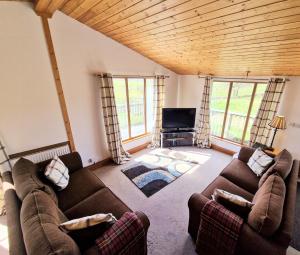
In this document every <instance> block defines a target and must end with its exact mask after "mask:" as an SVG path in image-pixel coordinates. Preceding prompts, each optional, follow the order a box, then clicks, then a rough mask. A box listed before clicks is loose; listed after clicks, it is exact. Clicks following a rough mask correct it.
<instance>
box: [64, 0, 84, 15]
mask: <svg viewBox="0 0 300 255" xmlns="http://www.w3.org/2000/svg"><path fill="white" fill-rule="evenodd" d="M84 1H85V0H69V1H67V2H66V3H65V4H64V5H63V6H62V7H61V8H60V11H62V12H63V13H64V14H66V15H69V14H70V13H71V12H72V11H73V10H74V9H75V8H76V7H77V6H78V5H80V4H81V3H82V2H84Z"/></svg>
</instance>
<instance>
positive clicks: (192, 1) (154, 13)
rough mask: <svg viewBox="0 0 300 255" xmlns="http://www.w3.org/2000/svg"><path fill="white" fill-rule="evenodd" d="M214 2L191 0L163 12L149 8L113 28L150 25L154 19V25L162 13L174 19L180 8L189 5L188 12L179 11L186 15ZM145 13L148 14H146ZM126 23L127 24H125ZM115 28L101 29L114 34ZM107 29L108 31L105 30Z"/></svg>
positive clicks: (106, 26)
mask: <svg viewBox="0 0 300 255" xmlns="http://www.w3.org/2000/svg"><path fill="white" fill-rule="evenodd" d="M214 2H217V0H206V2H204V1H201V2H199V0H189V1H184V2H182V3H179V4H177V5H175V6H170V7H169V8H167V6H166V8H163V9H162V10H161V9H160V10H159V11H156V10H149V8H148V9H146V10H143V12H139V13H135V14H134V15H132V16H131V17H130V20H129V19H127V18H123V19H121V20H119V21H118V22H114V23H113V26H117V27H119V28H120V27H122V28H124V27H125V26H127V25H131V24H135V23H136V22H139V21H142V22H143V23H149V22H148V21H147V20H148V19H152V21H151V23H152V22H156V21H157V20H155V16H158V15H160V14H162V13H164V14H165V13H167V14H166V15H167V17H172V16H174V15H176V10H177V9H178V6H181V5H187V7H185V8H189V9H188V10H185V11H178V12H179V13H184V12H186V11H191V10H194V9H197V8H200V7H202V8H203V7H204V6H206V5H208V4H210V3H214ZM195 3H201V4H200V5H196V6H194V5H195ZM189 5H192V6H194V7H189ZM151 9H154V7H151ZM172 11H173V12H172ZM144 12H146V14H145V13H144ZM151 13H152V14H151ZM179 13H178V14H179ZM133 16H135V19H133ZM147 16H148V17H147ZM153 19H154V20H153ZM159 19H162V18H161V17H160V18H159ZM112 22H113V21H112ZM124 22H125V24H123V23H124ZM120 23H121V24H120ZM113 26H112V25H109V24H107V25H105V26H104V27H103V26H102V27H101V31H103V32H105V33H106V32H107V33H109V32H112V31H113V30H114V29H111V27H113ZM97 28H100V27H97ZM105 28H107V29H108V30H107V29H105Z"/></svg>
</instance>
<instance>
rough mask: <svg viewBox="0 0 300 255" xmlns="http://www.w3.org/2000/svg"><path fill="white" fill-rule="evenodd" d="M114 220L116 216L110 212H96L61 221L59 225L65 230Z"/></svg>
mask: <svg viewBox="0 0 300 255" xmlns="http://www.w3.org/2000/svg"><path fill="white" fill-rule="evenodd" d="M115 221H116V218H115V217H114V216H113V215H112V214H111V213H107V214H105V213H98V214H94V215H91V216H86V217H82V218H78V219H73V220H69V221H67V222H64V223H61V224H60V225H59V227H60V228H61V229H63V230H65V231H72V230H78V229H83V228H88V227H91V226H95V225H97V224H100V223H103V222H110V223H114V222H115Z"/></svg>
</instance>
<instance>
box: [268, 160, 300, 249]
mask: <svg viewBox="0 0 300 255" xmlns="http://www.w3.org/2000/svg"><path fill="white" fill-rule="evenodd" d="M298 173H299V160H294V161H293V166H292V170H291V172H290V174H289V175H288V177H287V178H286V180H285V183H286V195H285V201H284V207H283V215H282V221H281V224H280V227H279V229H278V230H277V232H276V233H275V235H274V239H275V240H276V242H277V243H279V244H281V245H283V246H285V247H288V246H289V244H290V241H291V240H292V237H293V229H294V222H295V208H296V196H297V180H298Z"/></svg>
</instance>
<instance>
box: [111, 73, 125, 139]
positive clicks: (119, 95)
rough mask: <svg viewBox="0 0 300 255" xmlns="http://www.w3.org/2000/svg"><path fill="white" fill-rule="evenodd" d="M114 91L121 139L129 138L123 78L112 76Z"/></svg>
mask: <svg viewBox="0 0 300 255" xmlns="http://www.w3.org/2000/svg"><path fill="white" fill-rule="evenodd" d="M113 84H114V93H115V100H116V108H117V113H118V119H119V125H120V132H121V136H122V139H123V140H125V139H128V138H129V129H128V114H127V111H128V109H127V98H126V82H125V79H124V78H114V79H113Z"/></svg>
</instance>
